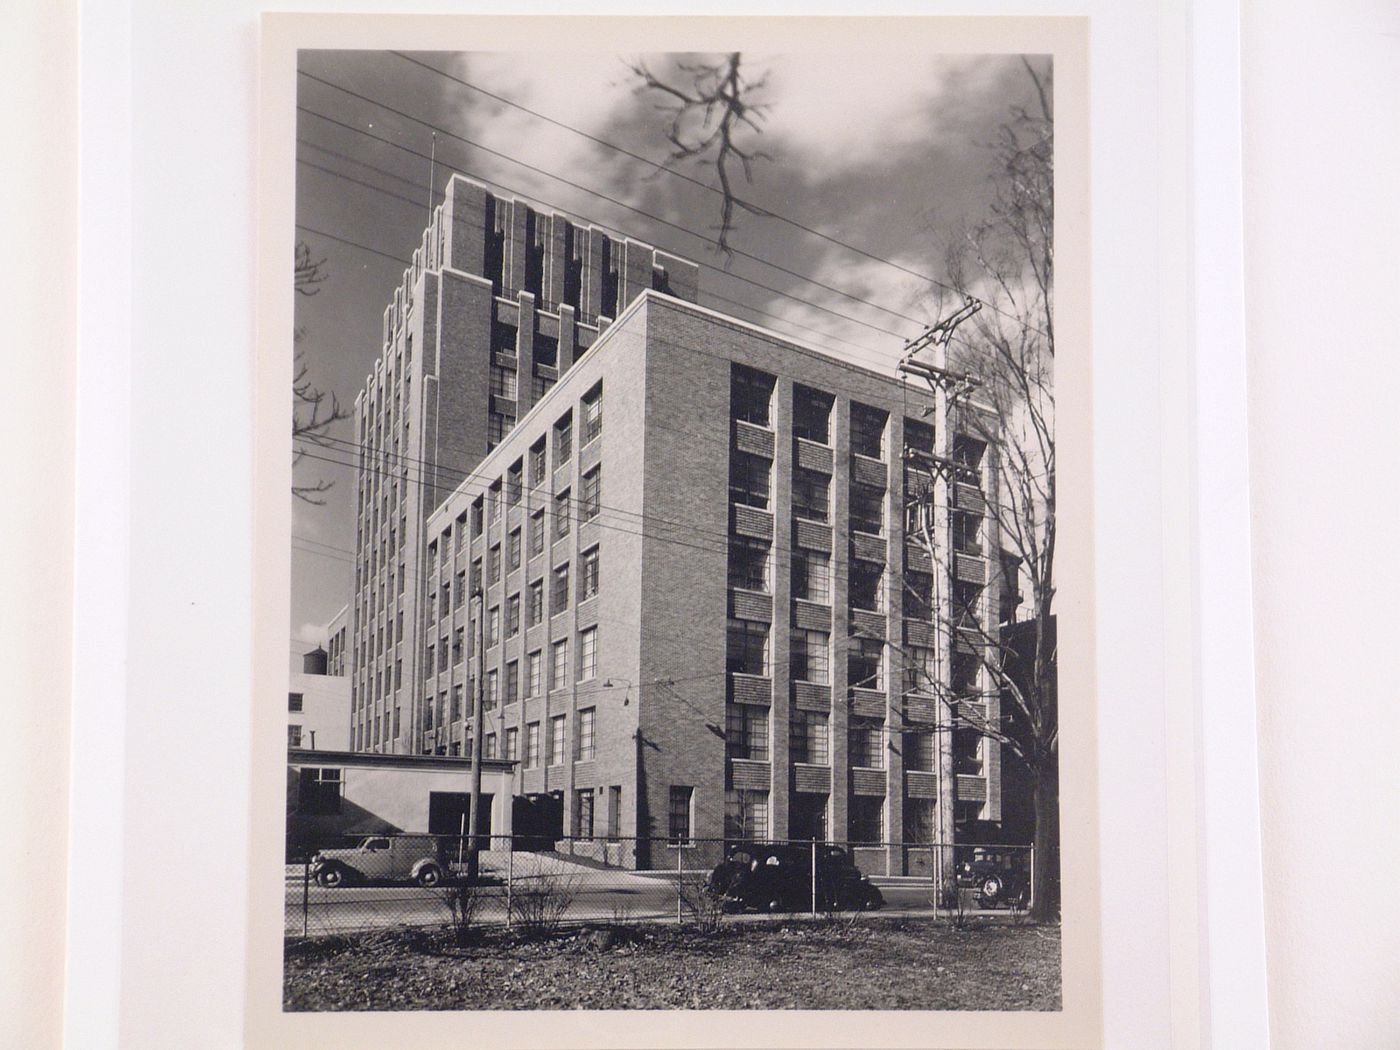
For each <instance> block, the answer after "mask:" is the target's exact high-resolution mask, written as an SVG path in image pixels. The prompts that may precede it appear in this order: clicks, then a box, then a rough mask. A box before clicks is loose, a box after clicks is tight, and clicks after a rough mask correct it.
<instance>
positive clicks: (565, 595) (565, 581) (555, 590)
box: [549, 562, 569, 616]
mask: <svg viewBox="0 0 1400 1050" xmlns="http://www.w3.org/2000/svg"><path fill="white" fill-rule="evenodd" d="M568 606H569V563H568V562H565V563H564V564H563V565H559V566H556V567H555V570H554V584H553V586H552V587H551V588H550V594H549V614H550V615H551V616H558V615H559V614H560V613H561V612H563V611H564V610H565V609H567V608H568Z"/></svg>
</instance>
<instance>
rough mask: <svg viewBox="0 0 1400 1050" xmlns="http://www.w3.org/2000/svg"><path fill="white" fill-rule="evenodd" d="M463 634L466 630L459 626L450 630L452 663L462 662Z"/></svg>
mask: <svg viewBox="0 0 1400 1050" xmlns="http://www.w3.org/2000/svg"><path fill="white" fill-rule="evenodd" d="M465 636H466V632H465V631H464V630H463V628H461V627H458V628H457V630H455V631H453V632H452V662H453V663H454V664H459V663H461V662H462V641H463V639H464V638H465Z"/></svg>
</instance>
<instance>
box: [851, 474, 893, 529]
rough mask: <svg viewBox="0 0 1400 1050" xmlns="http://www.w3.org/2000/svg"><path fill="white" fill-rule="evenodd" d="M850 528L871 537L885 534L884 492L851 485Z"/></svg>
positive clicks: (865, 486)
mask: <svg viewBox="0 0 1400 1050" xmlns="http://www.w3.org/2000/svg"><path fill="white" fill-rule="evenodd" d="M851 528H853V529H855V530H856V531H857V532H866V533H869V534H870V535H872V536H883V535H884V533H885V490H884V489H877V488H875V487H873V486H871V485H857V484H854V483H852V485H851Z"/></svg>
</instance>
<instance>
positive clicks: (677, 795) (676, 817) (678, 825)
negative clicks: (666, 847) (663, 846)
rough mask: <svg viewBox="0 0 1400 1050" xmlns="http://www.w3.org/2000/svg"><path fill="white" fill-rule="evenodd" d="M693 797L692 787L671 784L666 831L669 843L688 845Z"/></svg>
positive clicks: (693, 790)
mask: <svg viewBox="0 0 1400 1050" xmlns="http://www.w3.org/2000/svg"><path fill="white" fill-rule="evenodd" d="M694 799H695V789H694V788H693V787H683V786H681V785H680V784H672V785H671V801H670V805H669V806H668V807H667V817H666V832H667V836H668V840H669V843H670V845H672V846H689V845H690V826H691V813H692V811H693V803H694Z"/></svg>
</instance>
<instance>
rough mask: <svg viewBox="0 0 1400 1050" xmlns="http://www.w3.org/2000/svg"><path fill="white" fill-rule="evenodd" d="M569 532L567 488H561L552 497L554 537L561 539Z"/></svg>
mask: <svg viewBox="0 0 1400 1050" xmlns="http://www.w3.org/2000/svg"><path fill="white" fill-rule="evenodd" d="M568 534H569V490H568V489H564V490H562V491H561V492H560V493H559V495H557V496H555V497H554V538H555V539H556V540H558V539H563V538H564V537H565V536H567V535H568Z"/></svg>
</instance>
